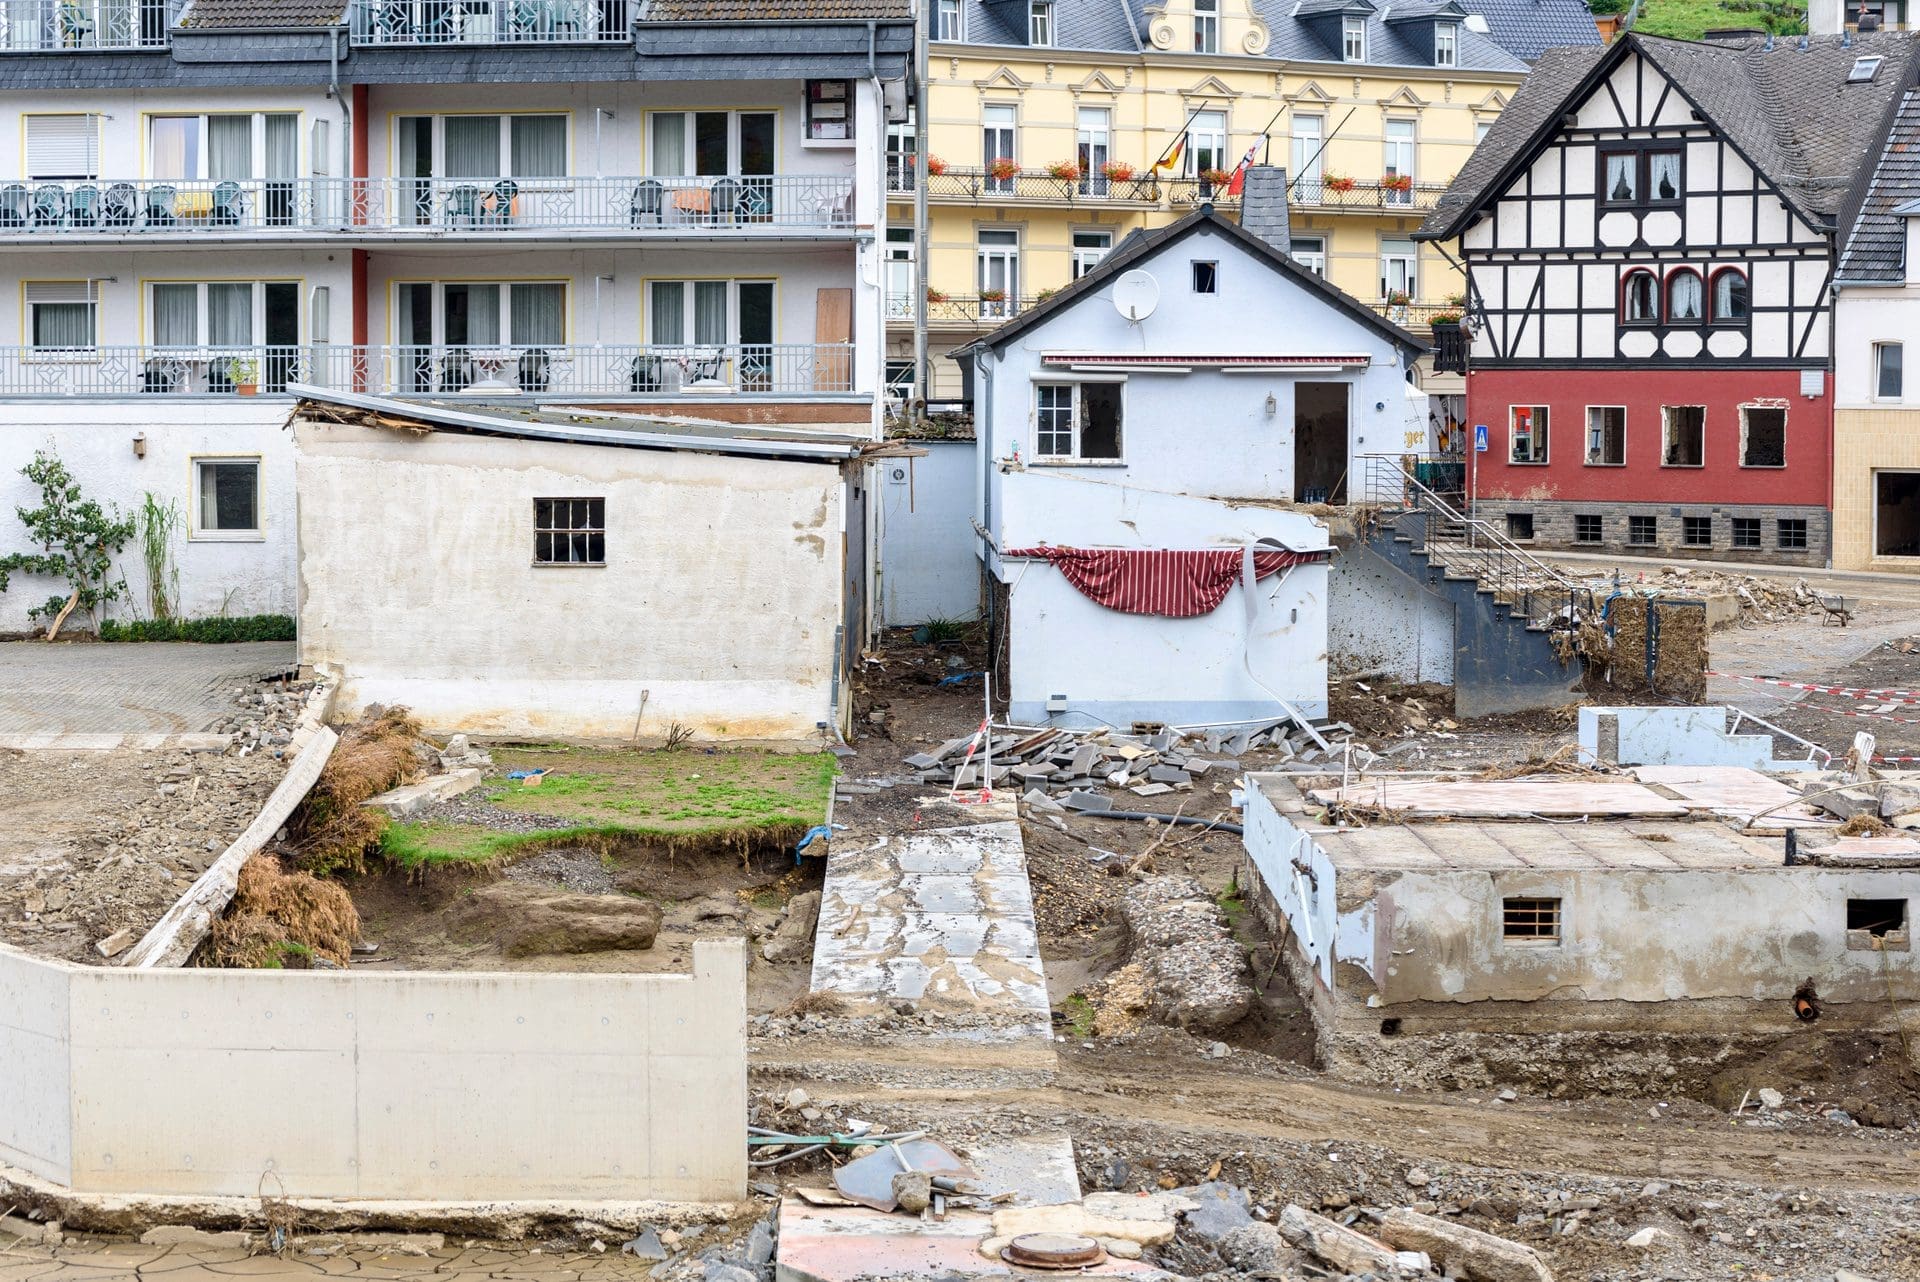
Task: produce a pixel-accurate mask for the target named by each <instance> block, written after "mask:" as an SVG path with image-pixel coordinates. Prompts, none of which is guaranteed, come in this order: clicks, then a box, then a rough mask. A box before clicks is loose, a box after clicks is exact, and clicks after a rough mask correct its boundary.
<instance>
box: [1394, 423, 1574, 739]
mask: <svg viewBox="0 0 1920 1282" xmlns="http://www.w3.org/2000/svg"><path fill="white" fill-rule="evenodd" d="M1367 463H1368V464H1369V468H1368V475H1367V493H1368V494H1369V496H1370V497H1371V498H1372V501H1373V502H1374V503H1376V504H1378V505H1379V506H1378V508H1377V519H1375V520H1373V521H1371V522H1368V523H1366V524H1365V525H1364V527H1363V529H1362V541H1361V544H1360V545H1359V546H1362V547H1364V548H1365V549H1366V554H1370V555H1372V556H1376V557H1378V558H1380V560H1382V561H1384V562H1385V563H1386V564H1387V565H1390V566H1392V567H1393V568H1394V569H1395V570H1398V571H1399V572H1400V574H1401V575H1402V576H1403V577H1404V578H1405V579H1406V581H1407V584H1408V588H1409V590H1410V591H1419V592H1427V593H1432V594H1434V595H1436V596H1438V597H1439V598H1441V599H1442V600H1444V601H1446V602H1448V603H1450V604H1451V605H1452V606H1453V641H1454V655H1453V680H1454V696H1453V703H1454V715H1456V716H1459V717H1481V716H1490V715H1496V714H1499V713H1506V712H1525V711H1530V710H1532V709H1536V708H1557V707H1562V706H1564V705H1565V704H1567V703H1569V702H1571V701H1572V692H1573V691H1574V690H1575V689H1576V688H1577V687H1578V685H1579V682H1580V679H1581V677H1582V675H1583V674H1584V672H1585V666H1584V664H1583V663H1582V662H1581V660H1580V659H1579V658H1577V657H1575V658H1572V659H1567V660H1563V659H1562V658H1561V657H1560V652H1559V649H1558V647H1557V646H1556V645H1555V641H1554V636H1553V632H1554V630H1555V629H1554V623H1555V621H1556V620H1559V621H1562V622H1561V626H1562V627H1564V626H1565V624H1564V619H1565V617H1566V614H1567V611H1568V608H1569V607H1570V606H1572V607H1575V608H1577V609H1578V610H1579V611H1581V612H1582V613H1584V612H1585V611H1586V610H1587V609H1588V608H1590V605H1591V599H1590V594H1588V592H1587V590H1586V589H1585V588H1584V587H1583V586H1582V585H1580V584H1578V583H1576V582H1574V581H1573V580H1572V579H1570V578H1568V577H1567V576H1565V575H1563V574H1561V573H1560V572H1559V571H1557V570H1555V569H1554V568H1553V567H1552V566H1549V565H1547V564H1546V563H1545V562H1543V561H1541V560H1539V559H1538V558H1537V557H1534V556H1533V555H1532V554H1531V553H1529V552H1527V551H1526V550H1525V549H1524V548H1521V547H1519V546H1518V545H1517V544H1515V543H1513V542H1512V541H1511V540H1509V539H1508V538H1507V537H1506V536H1505V535H1504V534H1500V533H1498V532H1497V531H1495V530H1494V529H1493V528H1492V527H1491V526H1489V525H1487V523H1486V522H1484V521H1475V520H1470V519H1468V518H1467V517H1465V516H1462V515H1461V514H1460V513H1459V512H1458V511H1457V510H1456V509H1455V508H1454V507H1453V505H1452V504H1450V503H1448V502H1447V501H1446V500H1445V499H1444V498H1443V497H1441V496H1440V495H1438V494H1435V493H1434V492H1433V491H1432V490H1429V489H1428V488H1427V487H1426V486H1424V485H1422V484H1421V483H1420V482H1419V481H1417V480H1415V479H1414V478H1413V477H1412V476H1411V475H1409V474H1407V473H1405V472H1404V471H1402V470H1401V468H1400V466H1399V465H1398V464H1397V463H1396V462H1395V461H1394V460H1391V459H1384V458H1377V457H1376V458H1369V459H1368V460H1367Z"/></svg>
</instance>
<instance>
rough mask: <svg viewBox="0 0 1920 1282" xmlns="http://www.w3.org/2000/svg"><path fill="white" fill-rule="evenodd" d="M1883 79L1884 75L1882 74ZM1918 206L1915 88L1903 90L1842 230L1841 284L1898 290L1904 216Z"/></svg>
mask: <svg viewBox="0 0 1920 1282" xmlns="http://www.w3.org/2000/svg"><path fill="white" fill-rule="evenodd" d="M1883 74H1884V72H1883ZM1916 204H1920V89H1909V90H1907V92H1906V94H1905V96H1904V97H1902V98H1901V100H1900V107H1899V110H1898V111H1897V112H1896V113H1895V115H1894V118H1893V128H1892V129H1891V130H1889V131H1888V133H1887V141H1886V145H1885V146H1884V147H1882V148H1881V150H1880V159H1879V160H1878V161H1877V162H1876V163H1875V164H1874V167H1873V174H1872V176H1871V177H1870V178H1869V179H1868V182H1867V190H1866V194H1865V198H1864V199H1863V200H1862V201H1861V204H1860V210H1859V213H1858V214H1857V215H1856V216H1855V217H1854V220H1853V226H1852V227H1851V228H1850V229H1849V230H1848V233H1847V243H1846V247H1845V248H1844V249H1843V250H1842V251H1841V255H1840V267H1839V270H1838V271H1836V272H1835V273H1834V274H1835V276H1836V277H1837V278H1838V279H1839V280H1840V281H1841V282H1842V283H1845V284H1879V285H1898V284H1900V283H1901V282H1902V281H1904V280H1905V279H1906V275H1907V225H1906V224H1907V212H1906V211H1908V210H1909V209H1910V208H1911V207H1913V206H1915V205H1916Z"/></svg>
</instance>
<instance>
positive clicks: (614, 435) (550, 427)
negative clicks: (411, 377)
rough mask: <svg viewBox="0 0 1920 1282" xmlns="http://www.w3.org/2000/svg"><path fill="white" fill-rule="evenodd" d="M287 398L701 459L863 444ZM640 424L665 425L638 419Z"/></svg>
mask: <svg viewBox="0 0 1920 1282" xmlns="http://www.w3.org/2000/svg"><path fill="white" fill-rule="evenodd" d="M287 394H288V395H289V396H292V397H294V398H296V400H297V402H298V404H296V405H295V407H294V411H293V414H292V416H291V417H293V418H298V417H299V416H300V409H301V407H302V406H304V405H305V404H306V403H308V402H310V401H317V402H319V403H321V404H325V405H339V406H343V407H345V408H347V409H357V410H371V411H373V412H376V413H380V414H389V415H392V416H393V417H395V418H403V419H412V420H414V421H416V422H420V423H425V424H428V425H429V426H432V427H438V428H444V429H446V430H448V431H453V432H467V433H471V434H474V435H479V436H511V437H518V438H521V439H524V440H539V441H560V442H564V443H567V444H572V445H604V446H611V447H613V448H615V449H640V450H685V451H691V452H698V453H702V454H740V455H746V456H749V457H758V458H783V459H792V460H799V461H802V462H840V461H842V460H845V459H852V458H858V457H859V456H860V454H861V453H862V451H863V450H864V449H865V448H866V446H867V444H868V442H865V441H854V440H846V441H824V440H823V441H810V440H795V439H793V438H792V437H776V436H758V437H753V438H739V437H719V436H688V435H685V434H682V433H674V432H643V431H633V430H630V429H626V428H613V427H593V426H590V425H587V424H579V425H576V426H570V427H561V426H558V425H556V424H547V423H529V422H526V421H524V420H519V419H511V418H504V417H501V416H499V415H492V414H480V413H472V412H469V411H466V410H450V409H446V408H444V407H443V406H439V405H434V404H431V403H422V402H419V401H401V400H395V399H393V398H391V397H386V396H370V395H368V394H366V393H364V392H343V391H340V390H339V389H337V388H331V387H313V386H311V385H309V384H306V383H289V384H287ZM632 421H636V422H660V421H661V420H648V419H636V420H632Z"/></svg>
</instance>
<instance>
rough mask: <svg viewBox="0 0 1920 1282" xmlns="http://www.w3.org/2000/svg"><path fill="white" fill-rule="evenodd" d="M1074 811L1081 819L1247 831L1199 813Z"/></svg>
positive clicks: (1240, 835) (1238, 835) (1242, 834)
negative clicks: (1150, 821)
mask: <svg viewBox="0 0 1920 1282" xmlns="http://www.w3.org/2000/svg"><path fill="white" fill-rule="evenodd" d="M1075 813H1076V814H1078V815H1079V816H1080V817H1081V818H1082V819H1158V820H1159V821H1160V822H1161V823H1164V824H1181V825H1191V826H1193V827H1195V828H1212V829H1213V830H1214V831H1216V832H1230V833H1232V834H1233V835H1234V836H1236V837H1244V836H1246V833H1247V830H1246V829H1245V828H1242V827H1241V826H1240V825H1239V824H1230V823H1222V822H1221V821H1220V820H1218V819H1202V818H1201V817H1200V816H1199V815H1156V814H1153V813H1151V812H1149V811H1145V810H1080V811H1075Z"/></svg>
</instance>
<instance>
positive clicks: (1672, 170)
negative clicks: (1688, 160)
mask: <svg viewBox="0 0 1920 1282" xmlns="http://www.w3.org/2000/svg"><path fill="white" fill-rule="evenodd" d="M1685 190H1686V186H1685V183H1684V181H1683V179H1682V176H1681V166H1680V151H1679V150H1678V149H1677V148H1675V149H1671V150H1667V149H1661V150H1639V149H1635V150H1630V151H1602V152H1601V153H1600V203H1601V205H1602V206H1606V207H1611V208H1616V209H1618V208H1631V207H1647V206H1662V205H1677V204H1679V203H1680V198H1681V196H1682V194H1684V192H1685Z"/></svg>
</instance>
